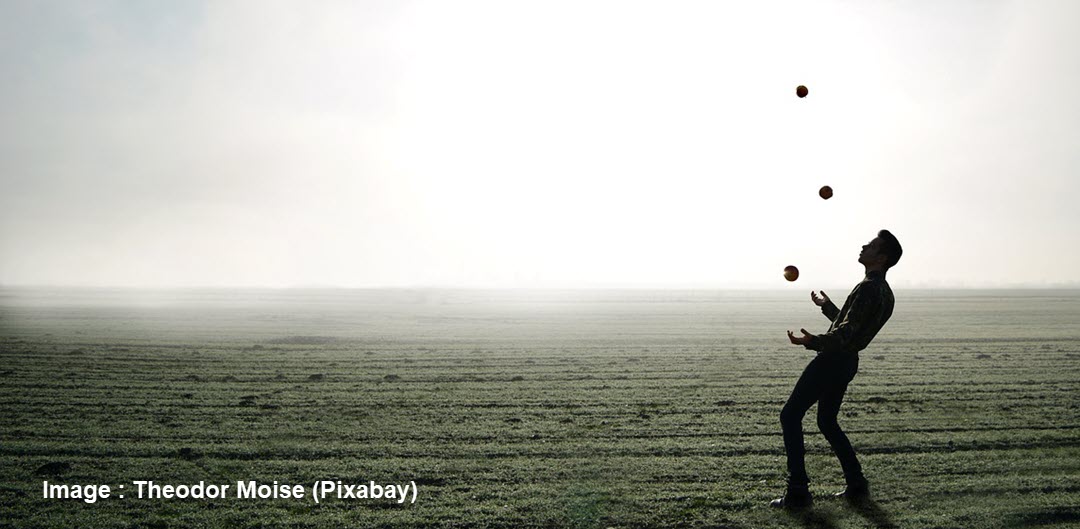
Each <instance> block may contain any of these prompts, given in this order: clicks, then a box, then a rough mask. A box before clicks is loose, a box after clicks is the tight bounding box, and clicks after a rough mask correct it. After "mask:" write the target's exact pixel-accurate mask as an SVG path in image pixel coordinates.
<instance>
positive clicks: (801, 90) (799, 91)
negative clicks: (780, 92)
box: [795, 85, 810, 97]
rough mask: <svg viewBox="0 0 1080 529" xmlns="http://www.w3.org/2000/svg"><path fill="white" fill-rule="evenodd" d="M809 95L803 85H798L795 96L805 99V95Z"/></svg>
mask: <svg viewBox="0 0 1080 529" xmlns="http://www.w3.org/2000/svg"><path fill="white" fill-rule="evenodd" d="M809 93H810V91H809V90H807V89H806V87H805V86H803V85H799V87H798V88H796V89H795V95H797V96H799V97H806V94H809Z"/></svg>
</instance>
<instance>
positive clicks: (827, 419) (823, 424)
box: [817, 384, 865, 485]
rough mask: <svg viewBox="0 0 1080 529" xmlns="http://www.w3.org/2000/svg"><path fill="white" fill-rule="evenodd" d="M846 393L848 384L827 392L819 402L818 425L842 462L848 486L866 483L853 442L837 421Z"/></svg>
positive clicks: (829, 389)
mask: <svg viewBox="0 0 1080 529" xmlns="http://www.w3.org/2000/svg"><path fill="white" fill-rule="evenodd" d="M845 391H847V384H843V385H841V386H837V387H832V388H828V389H826V390H825V392H824V393H823V394H822V395H821V399H820V400H819V401H818V413H817V424H818V428H819V429H820V430H821V433H822V435H824V436H825V439H827V440H828V441H829V444H830V445H832V449H833V452H834V453H835V454H836V457H837V459H839V460H840V466H841V467H842V468H843V469H844V478H845V479H846V480H847V483H848V485H852V484H862V483H864V482H865V478H863V473H862V466H861V465H860V464H859V459H858V458H857V457H856V456H855V449H854V448H852V446H851V441H849V440H848V437H847V435H844V431H843V430H841V429H840V423H839V422H837V420H836V417H837V415H839V413H840V404H842V403H843V401H844V392H845Z"/></svg>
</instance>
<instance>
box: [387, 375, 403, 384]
mask: <svg viewBox="0 0 1080 529" xmlns="http://www.w3.org/2000/svg"><path fill="white" fill-rule="evenodd" d="M383 380H387V381H391V382H393V381H395V380H401V377H399V376H397V375H386V376H385V377H383Z"/></svg>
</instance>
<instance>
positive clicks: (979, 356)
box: [975, 353, 993, 360]
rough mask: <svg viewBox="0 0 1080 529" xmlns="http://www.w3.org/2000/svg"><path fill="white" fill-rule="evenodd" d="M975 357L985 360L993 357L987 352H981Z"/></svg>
mask: <svg viewBox="0 0 1080 529" xmlns="http://www.w3.org/2000/svg"><path fill="white" fill-rule="evenodd" d="M975 358H976V359H978V360H984V359H987V358H993V357H991V356H990V355H988V354H986V353H981V354H977V355H975Z"/></svg>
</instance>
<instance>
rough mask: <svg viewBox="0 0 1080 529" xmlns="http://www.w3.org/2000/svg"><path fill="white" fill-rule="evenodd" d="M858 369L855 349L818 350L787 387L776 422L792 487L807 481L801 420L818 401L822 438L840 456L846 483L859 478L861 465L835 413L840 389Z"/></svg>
mask: <svg viewBox="0 0 1080 529" xmlns="http://www.w3.org/2000/svg"><path fill="white" fill-rule="evenodd" d="M858 371H859V355H858V354H857V353H852V354H842V355H822V354H819V355H818V356H817V357H815V358H814V359H813V360H811V361H810V364H808V365H807V366H806V369H804V370H803V373H802V376H800V377H799V381H798V382H796V383H795V389H793V390H792V391H791V396H790V397H788V400H787V403H786V404H784V409H783V410H782V411H781V412H780V425H781V426H782V427H783V429H784V448H785V449H786V450H787V466H788V476H789V477H788V484H789V486H792V487H804V486H806V485H807V484H808V483H809V482H810V478H809V477H808V476H807V475H806V462H805V460H804V458H805V455H806V447H805V446H804V445H803V430H802V420H803V416H805V415H806V411H807V410H809V409H810V406H813V405H814V403H815V402H817V403H818V411H817V424H818V428H819V429H820V430H821V433H822V434H824V435H825V439H827V440H828V441H829V444H830V445H832V449H833V452H835V453H836V457H837V458H839V459H840V466H841V467H843V469H844V477H845V478H846V480H847V482H848V484H852V483H858V482H861V481H862V480H863V479H864V478H863V474H862V466H860V465H859V460H858V458H856V457H855V449H854V448H852V447H851V442H850V441H848V438H847V436H846V435H844V431H843V430H841V429H840V424H839V423H837V422H836V416H837V414H839V413H840V404H841V403H842V402H843V401H844V392H845V391H847V386H848V383H849V382H851V379H853V378H855V373H857V372H858Z"/></svg>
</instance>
